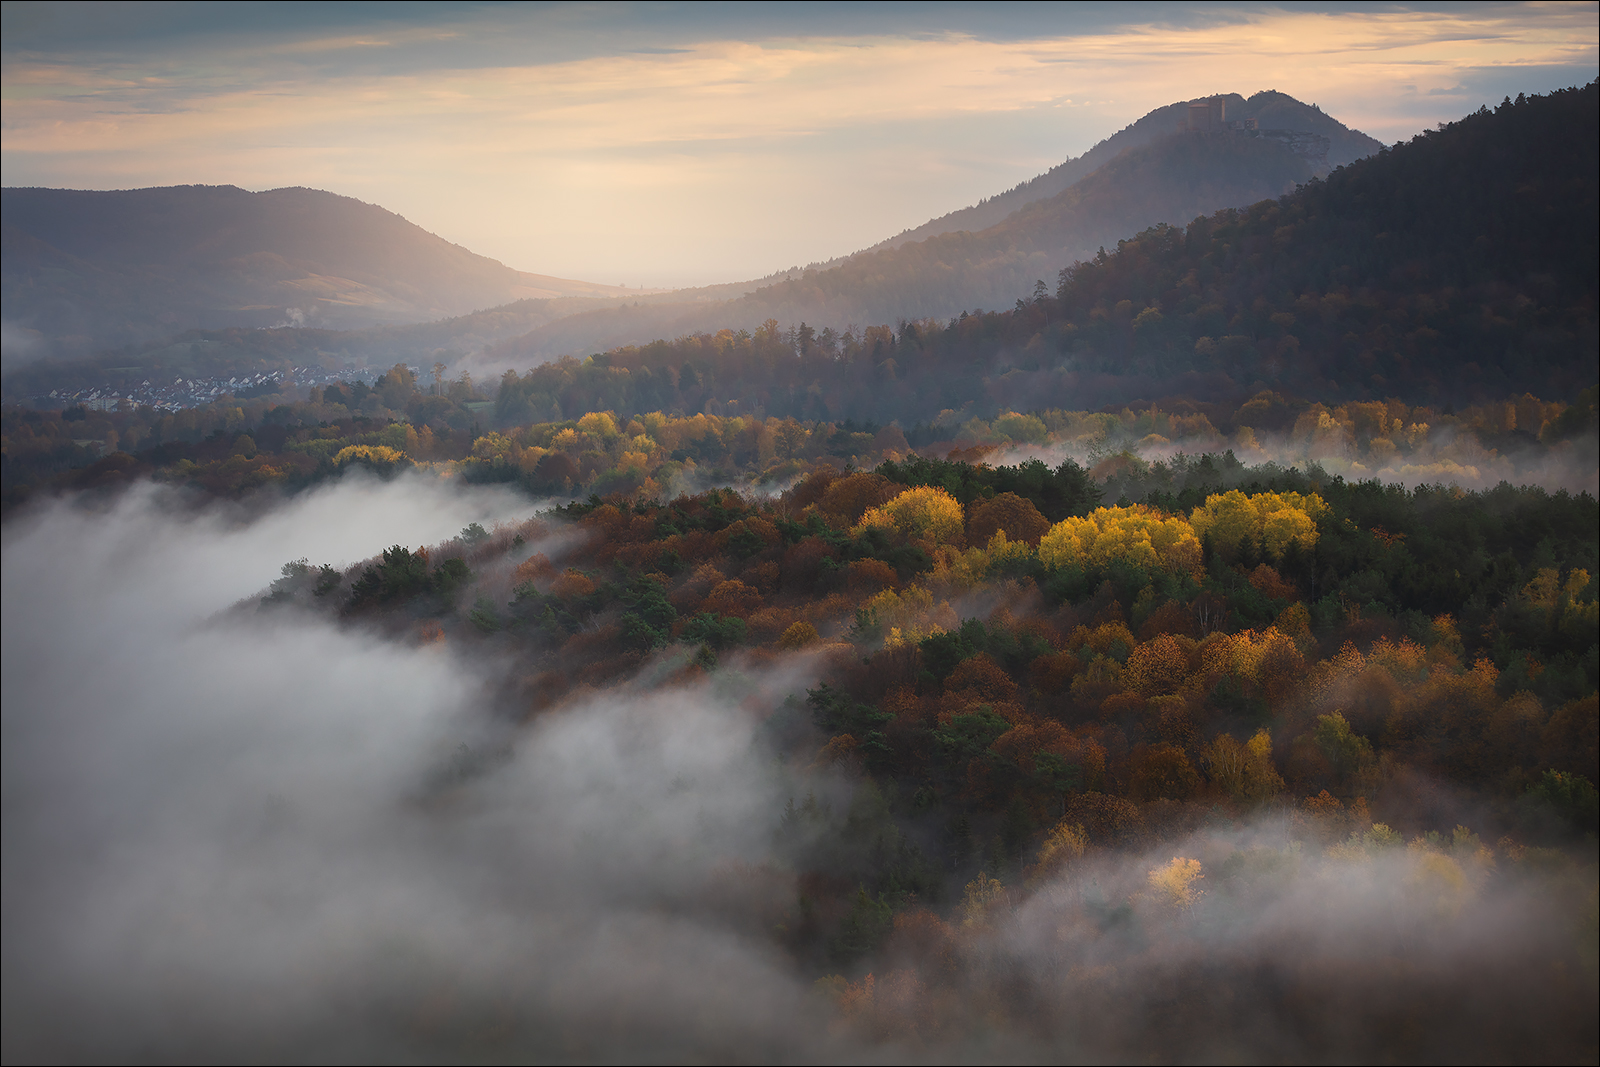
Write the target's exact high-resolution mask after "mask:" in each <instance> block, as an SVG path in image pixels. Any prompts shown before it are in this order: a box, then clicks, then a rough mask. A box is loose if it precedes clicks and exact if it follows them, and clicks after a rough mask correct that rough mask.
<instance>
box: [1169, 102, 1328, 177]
mask: <svg viewBox="0 0 1600 1067" xmlns="http://www.w3.org/2000/svg"><path fill="white" fill-rule="evenodd" d="M1178 128H1179V129H1180V130H1187V131H1188V132H1190V133H1235V134H1244V135H1246V136H1249V137H1260V138H1264V139H1266V140H1269V141H1277V142H1279V143H1280V144H1284V145H1287V146H1288V148H1289V151H1291V152H1293V153H1294V154H1295V155H1297V156H1299V157H1300V158H1301V159H1304V160H1305V161H1306V162H1307V163H1310V164H1311V165H1312V166H1313V167H1326V166H1327V165H1328V149H1329V148H1330V147H1331V146H1332V144H1333V142H1332V141H1330V140H1329V139H1328V138H1326V137H1324V136H1323V135H1322V134H1320V133H1308V132H1306V131H1304V130H1263V129H1261V127H1260V124H1259V123H1258V122H1257V120H1256V119H1234V120H1233V121H1232V122H1229V121H1228V101H1227V100H1226V99H1225V98H1223V97H1220V96H1213V97H1209V98H1207V99H1201V100H1194V101H1191V102H1190V104H1189V116H1188V119H1187V121H1186V122H1185V123H1184V124H1183V125H1182V126H1180V127H1178Z"/></svg>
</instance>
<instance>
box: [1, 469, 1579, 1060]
mask: <svg viewBox="0 0 1600 1067" xmlns="http://www.w3.org/2000/svg"><path fill="white" fill-rule="evenodd" d="M527 509H528V506H527V504H526V503H523V504H522V505H520V510H519V505H518V504H517V502H516V501H515V499H513V498H511V497H509V496H501V495H496V494H492V493H487V492H478V491H473V492H469V493H462V492H457V491H455V490H452V489H449V488H447V487H442V486H441V483H439V482H437V481H427V480H423V479H415V480H411V479H404V478H402V479H397V480H396V481H394V482H390V483H384V484H380V483H375V482H359V481H352V480H348V479H347V480H346V481H344V482H341V483H338V484H335V485H333V486H330V487H329V488H327V489H324V490H321V491H319V492H316V493H313V494H308V495H306V496H304V497H301V498H297V499H295V500H292V501H288V502H286V503H285V504H283V505H282V506H281V508H279V509H278V510H276V511H272V512H269V513H268V514H266V515H263V516H259V517H256V518H253V519H245V518H241V517H240V516H238V515H235V514H230V513H228V512H225V511H220V510H217V511H211V512H205V513H201V514H199V515H193V514H188V513H183V512H180V511H178V510H177V509H174V508H173V507H171V506H170V502H169V501H168V500H167V499H166V498H164V497H163V496H162V495H160V493H159V492H157V491H155V490H153V489H148V488H142V489H138V490H136V491H133V492H130V493H127V494H125V495H124V496H122V497H121V498H119V499H118V500H117V501H116V502H115V503H114V505H112V506H111V508H110V510H109V511H105V510H102V511H94V510H89V509H85V508H79V507H76V506H75V505H74V504H73V503H72V502H71V501H66V502H58V503H54V504H52V505H50V506H48V507H44V508H41V509H39V510H37V511H36V512H34V513H32V514H31V515H28V516H25V517H23V518H22V519H21V520H19V521H18V522H16V523H13V524H12V525H11V526H10V527H8V528H7V530H6V532H5V543H4V560H3V575H4V619H3V621H4V630H3V650H4V663H5V670H4V678H3V696H4V702H3V742H4V746H3V766H4V787H3V789H4V815H3V819H4V843H3V847H0V857H3V865H0V877H3V888H4V915H3V949H0V953H3V966H4V994H3V1002H0V1007H3V1012H4V1018H3V1044H4V1050H3V1051H4V1054H5V1057H6V1058H7V1059H8V1060H22V1059H36V1060H50V1061H60V1060H88V1059H116V1060H135V1059H139V1060H144V1059H151V1060H155V1059H159V1060H203V1059H213V1058H225V1059H228V1060H263V1061H265V1060H283V1059H289V1058H295V1059H318V1060H356V1059H368V1060H370V1059H379V1058H381V1059H385V1060H400V1059H508V1058H513V1057H514V1058H517V1059H520V1060H528V1059H532V1060H561V1061H573V1060H601V1061H613V1060H633V1061H640V1060H643V1061H652V1062H654V1061H667V1060H674V1061H676V1060H689V1059H693V1060H712V1059H715V1060H759V1061H815V1060H817V1059H825V1060H852V1061H859V1060H888V1061H904V1060H912V1059H919V1060H920V1059H925V1060H950V1059H960V1060H994V1059H1021V1060H1034V1059H1039V1060H1054V1061H1062V1060H1067V1061H1074V1062H1075V1061H1088V1060H1105V1059H1116V1060H1129V1059H1141V1060H1143V1059H1156V1060H1180V1059H1181V1060H1191V1059H1200V1060H1207V1059H1238V1060H1269V1059H1272V1060H1278V1059H1293V1060H1319V1061H1320V1060H1341V1059H1349V1058H1356V1059H1389V1058H1394V1057H1396V1056H1399V1057H1404V1058H1428V1059H1449V1060H1454V1059H1461V1060H1469V1059H1473V1058H1475V1057H1477V1056H1480V1055H1481V1056H1488V1057H1491V1058H1506V1059H1522V1058H1526V1059H1530V1060H1544V1059H1559V1060H1567V1059H1586V1058H1587V1059H1592V1057H1593V1054H1594V1051H1595V1047H1596V1046H1595V1028H1594V1019H1593V996H1594V989H1595V972H1594V958H1595V956H1594V943H1595V919H1594V904H1593V901H1594V900H1595V896H1594V888H1593V887H1594V877H1593V870H1592V869H1589V870H1586V871H1583V872H1581V873H1574V871H1573V870H1572V869H1570V868H1567V867H1563V868H1560V869H1559V870H1558V871H1557V873H1553V874H1550V875H1549V876H1548V877H1545V876H1540V875H1538V874H1537V872H1532V873H1529V872H1531V871H1532V869H1531V868H1529V869H1528V870H1527V871H1522V873H1505V874H1502V875H1498V876H1491V875H1492V874H1493V871H1494V866H1493V865H1494V862H1495V861H1494V859H1493V857H1492V855H1490V854H1489V852H1488V851H1487V850H1483V849H1480V848H1478V846H1477V845H1476V844H1475V843H1474V842H1473V841H1472V840H1471V839H1469V838H1458V839H1456V843H1455V849H1456V850H1455V852H1453V853H1451V852H1449V850H1448V849H1446V850H1445V851H1426V850H1417V849H1412V850H1407V849H1404V848H1390V849H1387V850H1384V849H1382V848H1379V847H1378V846H1379V845H1381V844H1382V842H1379V843H1378V844H1374V843H1373V842H1371V841H1370V840H1369V841H1367V842H1366V843H1365V844H1362V843H1361V842H1359V841H1357V842H1354V843H1351V844H1349V845H1347V846H1343V850H1342V851H1341V850H1340V849H1334V850H1333V851H1332V852H1330V853H1328V854H1327V855H1316V854H1314V853H1316V852H1317V849H1316V848H1315V847H1314V846H1313V847H1311V848H1307V847H1306V846H1304V845H1303V844H1302V843H1300V842H1299V840H1298V838H1297V836H1296V834H1295V833H1294V832H1293V826H1292V825H1291V821H1290V819H1289V817H1288V816H1287V815H1284V814H1281V813H1279V814H1269V815H1265V816H1262V817H1261V818H1259V819H1257V820H1254V821H1251V822H1248V823H1240V822H1233V821H1229V820H1221V821H1219V822H1218V823H1217V825H1216V826H1214V827H1210V828H1207V829H1204V830H1201V831H1198V832H1194V833H1190V834H1185V835H1182V836H1179V837H1177V838H1175V839H1172V840H1166V841H1156V842H1154V843H1147V844H1145V845H1143V846H1140V847H1138V848H1126V849H1123V850H1120V851H1113V850H1107V849H1097V848H1096V847H1093V846H1092V845H1091V847H1089V848H1088V850H1087V851H1084V850H1083V849H1082V848H1081V847H1077V846H1074V847H1073V848H1068V849H1067V853H1071V855H1070V856H1069V858H1068V859H1067V860H1065V861H1064V862H1057V863H1056V865H1055V866H1054V867H1053V868H1051V870H1053V871H1054V873H1043V874H1041V875H1039V876H1038V881H1037V882H1036V884H1034V885H1033V886H1030V887H1029V888H1028V891H1027V892H1026V893H1025V892H1023V887H1022V886H1020V885H1019V886H1012V887H1006V888H1001V887H999V886H994V887H993V888H992V889H986V888H985V884H982V883H981V879H980V884H978V885H977V887H976V889H975V890H974V889H973V888H972V887H968V892H967V894H966V899H965V901H964V903H963V905H962V906H960V907H957V906H955V905H954V901H950V900H947V901H945V902H944V903H943V904H940V903H939V902H930V903H933V904H934V906H935V908H936V909H937V910H938V911H939V912H941V914H942V915H943V917H942V918H938V917H935V916H933V915H932V914H930V913H928V912H920V913H913V914H912V921H906V922H897V923H896V925H895V930H894V933H893V934H892V935H891V936H890V937H889V938H888V939H887V941H886V943H885V944H886V947H885V948H884V949H883V951H882V953H881V954H880V955H879V956H877V957H874V958H872V959H869V960H868V963H867V965H865V966H863V967H859V968H856V969H855V970H852V971H850V972H849V973H846V974H843V975H840V976H838V977H837V978H833V979H831V980H829V981H825V982H823V983H822V984H821V985H820V987H819V985H818V983H817V979H819V978H821V977H823V972H822V971H818V970H815V969H814V967H813V965H812V964H809V963H806V964H802V963H800V962H797V961H796V960H795V959H793V958H792V957H791V956H790V955H789V954H788V953H787V952H786V951H785V950H784V948H783V941H782V937H781V931H782V929H783V927H784V926H785V925H786V924H790V923H793V922H795V921H797V918H796V915H797V911H796V909H797V907H799V905H797V899H798V898H799V896H800V894H801V890H802V888H803V887H802V886H801V884H800V878H799V875H798V874H797V873H796V872H795V870H794V869H793V866H792V863H791V860H792V857H791V856H789V855H788V854H786V852H785V850H784V848H783V847H782V845H781V844H780V840H781V839H780V837H779V836H778V835H777V833H776V831H777V829H778V827H779V824H780V821H781V819H782V815H783V811H784V808H785V805H786V804H787V802H788V801H789V800H791V799H798V798H799V797H801V796H803V795H804V794H805V793H807V792H814V793H816V794H817V795H818V796H820V797H822V798H824V800H825V801H828V802H831V803H832V805H833V807H834V809H835V810H838V811H840V812H845V811H848V810H852V808H853V806H855V805H858V804H859V803H860V802H861V791H862V790H863V789H865V788H866V787H864V786H860V785H859V784H858V783H859V780H858V779H851V778H850V777H848V776H847V775H835V774H833V773H832V772H830V773H827V774H824V773H821V772H816V771H806V770H801V769H798V768H797V767H796V766H794V765H792V764H791V762H787V761H785V760H784V759H782V758H781V757H780V754H778V753H774V752H772V751H770V750H768V749H767V748H766V747H765V741H764V740H763V734H762V731H761V729H760V724H761V721H762V719H763V718H764V717H765V715H766V714H768V713H770V711H771V710H773V708H774V707H775V706H776V704H777V702H778V701H779V700H781V696H782V694H784V693H790V692H799V691H802V690H804V689H805V688H806V686H808V685H814V684H815V677H816V676H815V673H814V671H815V669H816V665H815V662H814V661H812V660H809V659H807V658H806V657H805V656H804V655H803V654H796V655H794V656H792V657H789V658H786V659H783V658H780V659H778V660H777V661H776V663H777V664H778V665H777V666H772V665H770V664H769V665H767V666H764V667H759V668H758V667H756V666H753V665H751V664H749V663H739V662H737V661H735V662H730V663H729V664H726V665H725V666H724V668H723V669H722V670H719V671H715V672H713V673H711V674H710V675H709V676H706V677H704V678H702V679H701V680H699V681H689V682H685V681H683V680H682V678H683V677H684V676H683V675H682V673H681V672H679V673H671V674H670V675H669V672H668V671H667V670H666V665H664V663H663V661H662V660H661V659H657V660H653V661H647V662H646V665H645V667H644V670H643V672H642V674H641V675H640V676H639V677H638V678H637V679H636V680H635V681H634V682H633V683H631V684H628V685H624V686H618V687H615V688H613V689H609V690H605V691H602V692H593V691H589V692H587V693H585V694H584V695H582V696H580V697H578V698H576V699H574V700H573V701H571V702H569V703H568V704H566V705H564V706H562V707H559V708H558V709H556V710H554V711H551V712H548V713H545V714H544V715H542V716H540V717H538V718H535V719H533V720H532V721H531V722H526V723H524V722H520V721H517V717H512V716H506V715H505V714H504V713H503V709H500V710H497V703H496V698H495V697H494V695H493V694H494V693H495V692H496V691H498V690H497V684H498V683H499V682H500V681H501V680H502V679H503V678H504V677H505V676H506V675H507V674H508V673H509V672H512V671H514V670H515V669H516V665H515V664H513V663H507V662H502V661H500V660H497V659H495V658H492V657H491V656H488V655H473V654H471V653H470V652H468V651H463V650H460V649H457V648H455V647H454V646H451V645H449V644H448V643H435V644H429V645H424V646H423V647H420V648H418V647H415V646H414V645H413V644H411V643H409V642H407V643H401V642H399V641H388V640H384V639H382V638H380V637H379V636H377V635H376V634H374V633H371V632H368V631H365V630H362V629H358V628H355V627H352V626H349V625H342V624H340V623H338V622H335V621H332V620H330V619H329V618H327V617H324V616H315V617H314V616H313V615H311V614H310V613H303V612H296V611H272V612H257V611H253V610H246V611H239V610H229V609H230V607H231V606H232V605H234V604H235V603H236V602H237V601H238V600H239V599H240V598H241V597H243V596H246V595H247V594H250V593H253V592H258V591H260V590H261V589H262V588H263V587H264V586H265V585H266V584H267V583H268V582H269V581H270V580H271V579H272V578H273V577H274V576H275V575H276V573H277V569H278V567H279V566H280V565H281V564H282V563H283V562H284V561H285V560H286V559H294V558H298V557H302V556H304V557H309V558H310V559H311V560H312V561H313V562H314V563H315V562H321V561H322V560H324V559H327V560H331V561H335V562H346V561H349V562H353V561H356V560H358V559H360V558H363V557H365V556H369V555H371V554H372V553H375V552H377V551H378V550H380V549H382V548H383V547H385V546H386V545H389V544H392V543H395V542H401V543H405V544H409V545H416V544H428V543H431V542H435V541H438V540H441V539H443V538H445V537H447V536H449V535H450V534H452V533H454V532H455V531H456V530H457V529H459V528H461V527H462V526H464V525H465V524H467V523H469V522H474V521H479V522H484V523H492V522H493V521H495V520H497V519H507V518H510V517H512V516H520V515H525V514H526V513H527ZM531 547H534V548H538V547H539V546H531ZM672 654H676V653H668V654H664V655H667V656H669V657H670V655H672ZM669 677H670V678H672V679H676V680H673V681H670V682H669V681H668V678H669ZM853 792H854V793H855V796H854V798H852V793H853ZM1463 817H1464V818H1468V817H1470V812H1467V813H1464V815H1463ZM1301 836H1303V835H1301ZM1080 844H1081V843H1080ZM1067 853H1062V854H1061V855H1066V854H1067ZM1057 858H1058V861H1059V859H1060V856H1059V855H1058V857H1057ZM1180 860H1181V862H1182V864H1183V866H1181V867H1177V866H1174V865H1175V864H1176V863H1178V862H1179V861H1180ZM1191 860H1192V861H1194V862H1195V863H1196V864H1198V866H1196V867H1194V868H1190V867H1189V866H1188V863H1189V861H1191ZM1552 869H1553V870H1554V868H1552ZM1173 871H1177V873H1176V874H1173V873H1171V872H1173ZM1519 871H1521V869H1520V868H1519ZM1574 900H1576V901H1577V902H1578V904H1577V907H1576V908H1574V907H1572V906H1571V905H1572V903H1573V901H1574ZM1585 900H1586V901H1587V902H1588V903H1587V904H1586V905H1585V904H1584V903H1583V902H1584V901H1585ZM801 910H803V909H801ZM1574 915H1576V916H1577V919H1574V918H1573V916H1574ZM919 916H920V917H919ZM1585 939H1587V940H1585ZM1574 946H1577V947H1576V948H1575V947H1574ZM868 970H871V971H872V977H870V978H869V977H868V975H867V971H868ZM1007 1020H1010V1021H1009V1022H1008V1021H1007Z"/></svg>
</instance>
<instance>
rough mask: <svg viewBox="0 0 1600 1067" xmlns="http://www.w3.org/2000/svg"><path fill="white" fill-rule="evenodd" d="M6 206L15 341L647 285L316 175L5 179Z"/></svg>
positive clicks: (110, 342) (73, 341)
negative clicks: (255, 180)
mask: <svg viewBox="0 0 1600 1067" xmlns="http://www.w3.org/2000/svg"><path fill="white" fill-rule="evenodd" d="M3 215H4V266H3V272H0V284H3V313H4V318H5V323H6V334H7V347H8V349H9V348H12V347H13V346H14V344H20V345H21V346H24V347H25V346H27V345H28V344H29V343H31V344H32V346H33V347H34V348H35V349H37V351H36V352H35V353H34V354H36V355H51V354H53V355H72V354H82V353H87V352H90V351H95V350H98V349H105V348H109V347H115V346H119V345H127V344H133V343H139V342H144V341H149V340H152V339H155V338H159V337H165V336H169V335H171V334H173V333H176V332H178V331H180V330H184V329H191V328H197V327H200V328H222V327H228V326H271V325H278V324H288V323H292V324H307V325H317V326H321V327H325V328H344V329H349V328H356V327H370V326H373V325H378V324H385V323H398V322H418V321H424V320H431V319H439V318H444V317H446V316H450V315H459V314H463V313H466V312H470V311H473V310H476V309H479V308H487V307H493V306H497V305H501V304H506V303H510V302H512V301H515V300H521V299H527V298H547V299H548V298H557V297H574V296H584V297H612V296H617V295H622V294H627V295H630V296H637V295H638V292H637V291H636V290H627V289H623V288H621V287H618V286H608V285H597V284H593V283H589V282H578V281H570V280H567V279H562V278H553V277H548V276H545V275H538V274H527V273H523V272H521V271H516V270H513V269H511V268H510V267H507V266H506V265H505V264H503V263H500V262H497V261H496V260H492V259H489V258H487V257H485V256H480V255H477V254H475V253H473V252H470V251H468V250H467V249H465V248H462V247H461V246H460V245H455V244H451V243H450V242H449V241H446V240H444V239H443V238H442V237H438V236H436V235H434V234H431V233H429V232H428V231H426V230H424V229H422V228H421V227H419V226H416V225H415V224H413V223H411V222H408V221H407V220H405V219H404V218H402V217H401V216H399V215H396V214H394V213H393V212H390V211H386V210H384V209H383V208H381V207H377V206H375V205H372V204H367V203H363V202H362V201H360V200H356V199H353V198H351V197H347V196H339V195H337V194H334V193H329V192H323V191H321V190H316V189H305V188H286V189H272V190H269V191H266V192H260V193H253V192H248V191H246V190H244V189H240V188H237V187H235V186H231V185H183V186H169V187H162V188H150V189H130V190H118V191H105V192H102V191H89V190H76V189H38V188H8V189H6V190H4V196H3ZM7 355H8V362H9V357H10V356H11V355H12V353H10V352H8V353H7Z"/></svg>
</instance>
